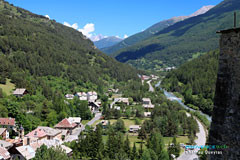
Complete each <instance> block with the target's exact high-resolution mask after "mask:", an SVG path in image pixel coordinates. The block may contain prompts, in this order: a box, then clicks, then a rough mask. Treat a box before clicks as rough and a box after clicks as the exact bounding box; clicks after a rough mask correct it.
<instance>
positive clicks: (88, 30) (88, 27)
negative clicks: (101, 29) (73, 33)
mask: <svg viewBox="0 0 240 160" xmlns="http://www.w3.org/2000/svg"><path fill="white" fill-rule="evenodd" d="M78 31H80V32H82V34H84V35H85V36H87V37H88V38H91V37H92V32H94V31H95V27H94V24H93V23H87V24H86V25H85V26H84V27H83V28H82V29H78Z"/></svg>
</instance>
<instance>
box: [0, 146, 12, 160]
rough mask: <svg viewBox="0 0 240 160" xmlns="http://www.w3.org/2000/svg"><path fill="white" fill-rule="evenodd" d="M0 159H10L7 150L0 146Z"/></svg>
mask: <svg viewBox="0 0 240 160" xmlns="http://www.w3.org/2000/svg"><path fill="white" fill-rule="evenodd" d="M0 159H10V154H9V152H8V151H7V150H6V149H5V148H3V147H0Z"/></svg>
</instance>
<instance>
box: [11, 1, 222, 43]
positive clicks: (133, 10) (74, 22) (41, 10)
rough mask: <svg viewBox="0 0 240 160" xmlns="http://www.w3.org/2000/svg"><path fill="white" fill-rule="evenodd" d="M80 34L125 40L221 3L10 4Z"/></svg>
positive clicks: (112, 2) (107, 2) (62, 2)
mask: <svg viewBox="0 0 240 160" xmlns="http://www.w3.org/2000/svg"><path fill="white" fill-rule="evenodd" d="M7 1H8V2H9V3H12V4H14V5H15V6H18V7H21V8H24V9H27V10H29V11H31V12H33V13H36V14H40V15H48V16H49V17H50V19H55V20H56V21H57V22H59V23H62V24H65V25H67V26H69V27H72V28H74V29H77V30H79V31H81V32H82V33H83V34H84V35H86V36H87V37H90V38H91V37H92V39H94V37H95V38H97V37H101V36H99V35H102V37H106V36H119V37H121V38H126V37H128V36H130V35H133V34H135V33H138V32H141V31H143V30H145V29H146V28H148V27H150V26H151V25H153V24H155V23H157V22H160V21H162V20H165V19H169V18H171V17H174V16H185V15H190V14H192V13H193V12H195V11H197V10H198V9H200V8H201V7H202V6H205V5H217V4H219V3H220V2H221V1H222V0H7Z"/></svg>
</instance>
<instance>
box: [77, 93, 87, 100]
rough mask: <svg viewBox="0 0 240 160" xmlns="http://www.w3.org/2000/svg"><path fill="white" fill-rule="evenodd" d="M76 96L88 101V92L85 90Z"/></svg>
mask: <svg viewBox="0 0 240 160" xmlns="http://www.w3.org/2000/svg"><path fill="white" fill-rule="evenodd" d="M76 96H77V97H78V98H79V99H80V100H81V101H87V100H88V98H87V93H85V92H78V93H77V94H76Z"/></svg>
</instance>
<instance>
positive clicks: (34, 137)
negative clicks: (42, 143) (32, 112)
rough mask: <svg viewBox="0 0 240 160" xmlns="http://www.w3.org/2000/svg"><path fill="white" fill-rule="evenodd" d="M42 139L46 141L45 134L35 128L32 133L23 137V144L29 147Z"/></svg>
mask: <svg viewBox="0 0 240 160" xmlns="http://www.w3.org/2000/svg"><path fill="white" fill-rule="evenodd" d="M42 139H47V134H46V133H45V132H44V131H43V130H42V129H39V128H37V129H35V130H33V131H32V132H29V133H28V134H27V135H25V138H24V140H23V144H24V145H30V144H31V143H34V142H36V141H38V140H42Z"/></svg>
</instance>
